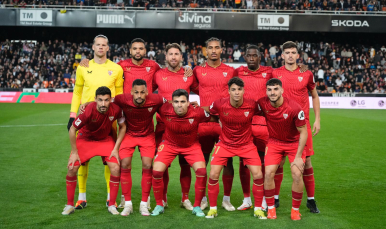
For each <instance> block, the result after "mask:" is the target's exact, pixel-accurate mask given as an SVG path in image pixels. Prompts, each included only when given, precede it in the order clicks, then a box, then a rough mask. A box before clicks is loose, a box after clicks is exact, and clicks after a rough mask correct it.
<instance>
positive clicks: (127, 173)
mask: <svg viewBox="0 0 386 229" xmlns="http://www.w3.org/2000/svg"><path fill="white" fill-rule="evenodd" d="M121 185H122V195H124V196H125V201H130V200H131V188H132V186H133V181H132V180H131V169H121Z"/></svg>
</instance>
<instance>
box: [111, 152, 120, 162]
mask: <svg viewBox="0 0 386 229" xmlns="http://www.w3.org/2000/svg"><path fill="white" fill-rule="evenodd" d="M112 157H115V158H116V159H117V161H118V165H120V161H119V151H118V150H116V149H113V151H111V154H110V157H109V160H111V158H112Z"/></svg>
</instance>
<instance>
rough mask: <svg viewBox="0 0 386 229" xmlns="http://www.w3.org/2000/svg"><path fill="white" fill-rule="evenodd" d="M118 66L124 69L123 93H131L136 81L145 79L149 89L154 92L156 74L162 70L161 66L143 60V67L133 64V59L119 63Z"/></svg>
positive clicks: (151, 61)
mask: <svg viewBox="0 0 386 229" xmlns="http://www.w3.org/2000/svg"><path fill="white" fill-rule="evenodd" d="M118 64H119V65H120V66H121V67H122V69H123V77H124V82H123V93H130V91H131V88H132V86H133V82H134V80H136V79H143V80H145V81H146V84H147V89H148V90H149V92H150V93H151V92H153V91H154V90H153V88H152V85H153V80H154V74H155V73H156V72H157V71H158V70H159V69H161V68H160V66H159V65H158V64H157V63H156V62H155V61H153V60H148V59H143V63H142V64H141V65H136V64H134V63H133V60H132V59H127V60H122V61H119V62H118Z"/></svg>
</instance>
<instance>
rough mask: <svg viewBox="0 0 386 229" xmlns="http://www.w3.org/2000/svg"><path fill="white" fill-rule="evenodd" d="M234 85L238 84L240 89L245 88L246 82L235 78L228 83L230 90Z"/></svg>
mask: <svg viewBox="0 0 386 229" xmlns="http://www.w3.org/2000/svg"><path fill="white" fill-rule="evenodd" d="M233 84H236V85H237V86H239V87H244V81H243V80H242V79H240V78H239V77H233V78H232V79H230V80H229V81H228V88H231V86H232V85H233Z"/></svg>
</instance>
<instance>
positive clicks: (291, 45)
mask: <svg viewBox="0 0 386 229" xmlns="http://www.w3.org/2000/svg"><path fill="white" fill-rule="evenodd" d="M292 48H296V51H297V52H299V50H298V46H297V45H296V43H295V42H293V41H287V42H285V43H284V44H283V51H284V50H286V49H292Z"/></svg>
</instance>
